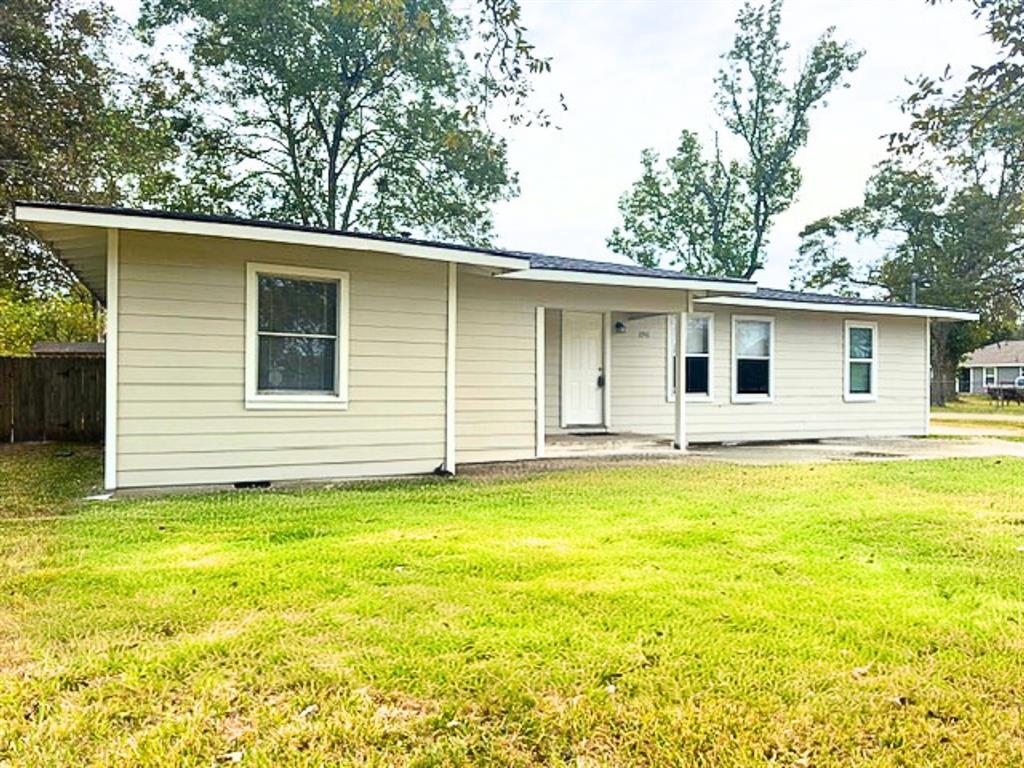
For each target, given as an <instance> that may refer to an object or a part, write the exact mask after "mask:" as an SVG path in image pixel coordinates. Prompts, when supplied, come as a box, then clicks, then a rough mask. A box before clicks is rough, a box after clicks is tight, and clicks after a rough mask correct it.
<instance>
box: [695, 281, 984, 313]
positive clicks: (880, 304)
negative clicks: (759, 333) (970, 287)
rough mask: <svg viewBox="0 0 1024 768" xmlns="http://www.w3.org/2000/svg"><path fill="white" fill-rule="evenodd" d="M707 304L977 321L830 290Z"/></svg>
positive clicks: (775, 291) (770, 291)
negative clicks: (842, 294)
mask: <svg viewBox="0 0 1024 768" xmlns="http://www.w3.org/2000/svg"><path fill="white" fill-rule="evenodd" d="M697 301H698V302H702V303H708V304H730V305H739V306H750V307H766V308H767V307H776V308H789V309H811V310H817V311H822V312H841V313H844V314H851V313H852V314H873V315H903V316H911V317H930V318H933V319H936V320H977V319H978V315H977V313H975V312H970V311H965V310H962V309H957V308H955V307H936V306H932V305H930V304H911V303H909V302H902V301H883V300H880V299H865V298H861V297H859V296H836V295H835V294H831V293H813V292H807V291H788V290H783V289H781V288H760V287H759V288H758V289H757V290H756V291H755V292H754V293H753V294H751V295H749V296H737V297H729V296H715V297H711V298H705V299H697Z"/></svg>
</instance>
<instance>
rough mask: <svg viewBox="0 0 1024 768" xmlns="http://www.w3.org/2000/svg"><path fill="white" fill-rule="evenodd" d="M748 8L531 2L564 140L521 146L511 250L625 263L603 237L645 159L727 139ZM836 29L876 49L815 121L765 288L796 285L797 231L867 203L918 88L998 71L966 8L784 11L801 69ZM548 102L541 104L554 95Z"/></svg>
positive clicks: (913, 1) (517, 135)
mask: <svg viewBox="0 0 1024 768" xmlns="http://www.w3.org/2000/svg"><path fill="white" fill-rule="evenodd" d="M740 5H741V3H739V2H732V1H731V0H680V1H679V2H669V1H668V0H661V1H660V2H659V1H657V0H650V1H649V2H643V1H640V0H629V1H627V0H616V1H612V0H607V1H605V2H598V1H597V0H557V1H554V0H551V1H547V2H542V1H541V0H524V18H525V22H526V24H527V26H528V28H529V31H530V37H531V39H532V40H533V42H534V43H535V44H536V45H537V48H538V50H539V52H540V53H541V54H543V55H549V56H551V57H552V59H553V72H552V74H551V75H549V76H546V77H545V81H544V83H543V89H542V90H543V91H547V90H549V89H550V90H552V91H555V92H557V91H561V92H563V93H564V94H565V97H566V101H567V103H568V107H569V110H568V111H567V112H565V113H563V114H562V115H560V116H559V120H560V123H561V126H562V130H560V131H554V130H539V129H534V130H516V131H514V132H512V133H511V134H509V140H510V152H511V161H512V166H513V167H514V168H515V169H517V170H518V171H519V176H520V186H521V194H520V196H519V197H518V198H517V199H515V200H513V201H511V202H508V203H503V204H501V205H500V206H499V207H498V209H497V211H496V220H497V229H498V235H499V238H500V243H501V244H502V245H505V246H509V247H515V248H522V249H524V250H539V251H545V252H549V253H552V254H557V255H561V256H573V257H577V258H589V259H615V258H616V257H615V256H614V255H613V254H610V253H609V252H608V250H607V248H606V246H605V238H606V237H607V235H608V234H609V232H610V231H611V229H612V227H613V226H614V225H615V224H616V223H618V221H619V214H618V209H617V206H616V203H617V200H618V197H619V195H620V194H621V193H622V192H623V191H624V190H625V189H627V188H628V187H629V185H630V184H632V182H633V181H634V180H635V179H636V177H637V176H638V174H639V168H640V150H641V149H642V148H644V147H653V148H655V149H657V150H659V152H661V153H662V154H663V155H664V154H666V153H669V152H671V151H672V149H673V148H674V146H675V143H676V140H677V138H678V136H679V131H680V130H681V129H683V128H689V129H691V130H695V131H698V132H699V133H701V134H702V135H703V136H706V137H710V136H711V135H712V134H713V131H714V130H715V129H716V128H717V127H719V123H718V121H717V118H716V116H715V113H714V110H713V107H712V104H711V97H712V93H713V79H714V76H715V73H716V72H717V71H718V66H719V55H720V54H721V53H722V52H724V51H725V50H727V49H728V48H729V46H730V45H731V43H732V35H733V29H734V23H733V22H734V19H735V16H736V11H737V9H738V8H739V7H740ZM828 26H835V27H836V30H837V31H836V35H837V37H839V38H840V39H849V40H852V41H853V42H854V43H856V44H857V46H858V47H859V48H862V49H864V50H865V51H866V54H865V56H864V59H863V60H862V62H861V66H860V69H859V70H858V71H857V72H856V73H854V75H853V77H852V78H851V79H850V88H849V89H846V90H842V91H840V92H836V93H835V94H834V95H833V96H831V97H830V99H829V105H828V106H827V107H826V108H824V109H823V110H820V111H818V112H817V113H815V115H814V117H813V119H812V123H811V136H810V142H809V144H808V146H807V147H806V149H804V150H803V151H802V152H801V153H800V154H799V155H798V158H797V159H798V163H799V165H800V167H801V170H802V172H803V175H804V184H803V188H802V189H801V190H800V193H799V196H798V198H797V201H796V203H795V204H794V205H793V207H792V208H790V210H789V211H787V212H786V213H785V214H784V215H783V216H782V217H780V218H779V220H778V222H777V223H776V225H775V228H774V229H773V231H772V234H771V243H770V245H769V248H768V259H767V268H766V269H765V271H764V272H762V273H760V274H759V275H758V278H759V280H760V281H761V282H762V284H764V285H770V286H775V287H785V286H786V285H787V284H788V282H789V274H788V266H789V263H790V260H791V259H792V257H793V255H794V254H795V252H796V247H797V245H798V243H799V238H798V236H797V235H798V233H799V232H800V230H801V229H802V228H803V227H804V226H805V225H806V224H808V223H810V222H811V221H814V220H815V219H817V218H819V217H820V216H824V215H827V214H830V213H834V212H836V211H838V210H839V209H840V208H842V207H845V206H850V205H856V204H857V203H859V202H860V200H861V199H862V192H863V189H864V182H865V180H866V179H867V177H868V176H869V174H870V172H871V168H872V166H873V165H874V164H875V163H877V162H878V161H880V160H881V159H883V158H884V156H885V154H886V150H885V141H884V140H882V139H879V136H881V135H882V134H884V133H887V132H891V131H893V130H898V129H899V128H901V127H903V126H904V125H905V123H904V121H903V118H902V115H901V114H900V111H899V107H898V104H897V99H898V98H899V97H901V96H903V95H905V94H907V93H908V92H909V88H908V86H907V85H906V84H905V82H904V79H905V78H906V77H912V76H916V75H918V74H921V73H927V74H932V75H939V74H941V72H942V70H943V69H944V68H945V66H946V64H951V65H952V66H953V68H954V70H962V71H964V72H966V71H967V70H968V69H969V66H970V65H971V64H977V63H983V62H986V61H990V60H991V58H992V57H991V50H992V49H991V45H990V43H989V42H988V39H987V38H986V37H984V35H983V27H982V25H981V24H980V23H979V22H978V21H976V20H974V19H973V18H972V17H971V14H970V10H969V6H968V3H966V2H962V1H955V2H951V3H941V4H939V5H938V6H932V5H929V4H927V3H926V2H925V1H924V0H786V3H785V5H784V7H783V19H782V36H783V39H785V40H788V41H789V42H790V43H791V44H792V48H791V51H790V53H791V54H792V55H793V59H794V62H795V61H796V60H797V59H798V57H800V56H803V55H804V54H806V53H807V52H808V51H809V50H810V48H811V46H812V45H813V42H814V40H815V39H816V38H817V37H818V35H820V34H821V32H822V31H824V29H825V28H826V27H828ZM542 95H543V94H542Z"/></svg>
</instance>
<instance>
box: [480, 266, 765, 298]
mask: <svg viewBox="0 0 1024 768" xmlns="http://www.w3.org/2000/svg"><path fill="white" fill-rule="evenodd" d="M498 277H500V278H503V279H505V280H536V281H539V282H544V283H581V284H584V285H616V286H620V287H633V288H670V289H675V290H680V291H694V290H698V291H729V292H731V293H753V292H754V291H756V290H757V286H756V285H755V284H754V283H732V282H727V281H722V280H715V279H714V278H708V279H707V280H702V279H700V278H693V279H689V278H675V277H641V276H639V275H615V274H610V273H607V272H574V271H571V270H567V269H531V270H529V271H522V272H508V273H505V274H502V275H498Z"/></svg>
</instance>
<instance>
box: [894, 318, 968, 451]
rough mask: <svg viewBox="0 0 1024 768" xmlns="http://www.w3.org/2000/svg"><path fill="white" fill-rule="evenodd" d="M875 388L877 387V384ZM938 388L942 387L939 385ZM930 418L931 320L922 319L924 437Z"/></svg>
mask: <svg viewBox="0 0 1024 768" xmlns="http://www.w3.org/2000/svg"><path fill="white" fill-rule="evenodd" d="M954 376H955V377H956V381H959V380H960V377H959V375H958V373H955V374H954ZM875 386H878V385H877V384H876V385H875ZM939 386H942V384H941V383H940V384H939ZM931 416H932V319H931V318H930V317H926V318H925V319H924V429H923V432H922V434H923V435H925V436H926V437H927V436H928V434H929V432H930V426H931Z"/></svg>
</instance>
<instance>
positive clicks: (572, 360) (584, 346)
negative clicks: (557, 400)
mask: <svg viewBox="0 0 1024 768" xmlns="http://www.w3.org/2000/svg"><path fill="white" fill-rule="evenodd" d="M603 337H604V317H603V316H602V315H601V314H600V313H597V312H562V425H563V426H581V427H582V426H597V425H600V424H602V423H603V422H604V414H603V410H604V408H603V405H604V394H603V392H602V388H603V386H604V369H603V358H604V350H603V346H602V343H601V341H602V338H603Z"/></svg>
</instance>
